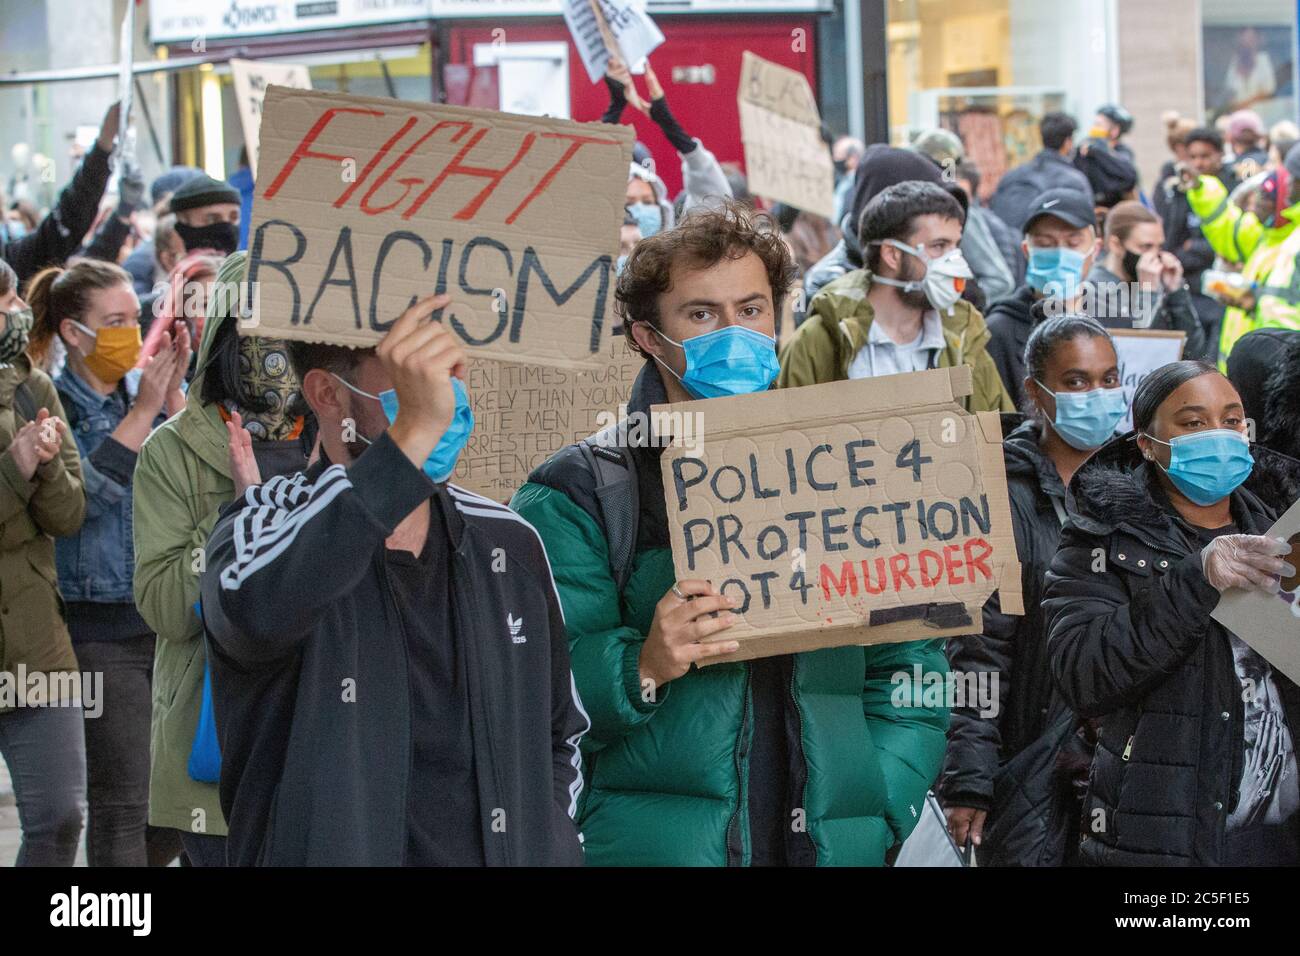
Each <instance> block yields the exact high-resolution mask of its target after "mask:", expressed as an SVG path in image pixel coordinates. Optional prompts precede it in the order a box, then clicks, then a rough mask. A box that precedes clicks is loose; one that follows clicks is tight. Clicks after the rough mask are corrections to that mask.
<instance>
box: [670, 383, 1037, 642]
mask: <svg viewBox="0 0 1300 956" xmlns="http://www.w3.org/2000/svg"><path fill="white" fill-rule="evenodd" d="M970 391H971V371H970V368H969V367H967V366H960V367H958V368H955V369H934V370H931V371H926V372H916V373H913V374H909V375H891V376H885V377H881V378H873V379H859V380H856V381H844V382H834V383H830V384H826V385H813V386H808V387H805V388H796V389H782V390H777V391H770V392H763V393H760V394H756V395H744V396H738V397H735V398H723V399H713V400H710V401H708V402H692V403H683V404H680V405H674V406H665V407H664V410H665V411H667V410H669V409H671V410H673V411H676V412H679V413H682V414H686V413H688V412H697V413H699V414H701V415H702V416H703V421H702V439H703V441H702V452H701V453H700V454H699V455H698V456H692V455H691V454H690V452H689V451H687V450H685V449H682V448H677V447H672V448H668V449H666V450H665V451H664V455H663V458H662V468H663V478H664V494H665V498H666V502H667V511H668V524H669V532H670V536H671V538H672V550H673V562H674V565H675V567H676V570H677V577H678V580H686V579H691V578H703V579H707V580H710V581H712V582H713V583H714V586H715V587H719V588H721V589H722V590H723V591H724V592H725V593H727V594H730V595H732V596H734V597H736V598H737V600H739V601H741V602H743V601H744V600H745V594H746V592H747V593H748V595H749V603H748V607H747V608H745V609H744V611H743V612H742V613H741V615H740V616H741V618H742V620H741V621H740V622H739V623H737V624H736V625H735V626H734V627H732V628H730V629H728V630H727V631H725V632H723V633H722V634H720V635H719V636H718V637H717V638H716V639H718V640H723V639H727V640H730V639H735V640H739V641H740V642H741V649H740V651H739V652H737V653H736V654H734V655H732V656H730V657H727V658H719V660H724V659H725V660H746V659H749V658H753V657H763V656H769V655H772V654H783V653H789V652H792V651H803V650H812V649H815V648H820V647H837V646H841V645H845V644H876V643H885V642H895V641H909V640H920V639H928V638H935V637H949V636H954V635H958V634H970V633H978V632H979V631H980V630H981V628H982V620H981V611H982V608H983V605H984V602H985V600H986V599H987V598H988V597H989V595H990V594H992V593H993V591H994V590H995V589H996V588H998V587H999V585H1003V588H1002V595H1001V598H1002V603H1003V607H1004V609H1005V610H1007V611H1008V612H1009V613H1021V612H1022V610H1023V608H1022V606H1021V604H1022V602H1021V595H1020V565H1019V562H1018V559H1017V556H1016V547H1015V536H1014V533H1013V531H1012V527H1011V509H1010V504H1009V501H1008V498H1007V487H1006V474H1005V471H1004V469H1003V463H1002V433H1001V428H1000V425H999V420H998V416H997V415H996V414H993V413H981V414H978V415H971V414H970V413H968V412H966V411H965V410H964V409H963V408H962V407H961V405H960V404H958V402H957V399H960V398H961V397H962V396H964V395H968V394H970ZM697 447H698V445H697ZM679 476H680V480H678V479H679ZM792 486H793V489H792ZM918 514H922V515H923V516H924V517H923V519H921V520H918ZM801 527H802V541H801V532H800V529H801ZM796 549H800V550H796ZM724 550H725V554H724ZM764 584H766V589H767V596H766V600H765V598H764Z"/></svg>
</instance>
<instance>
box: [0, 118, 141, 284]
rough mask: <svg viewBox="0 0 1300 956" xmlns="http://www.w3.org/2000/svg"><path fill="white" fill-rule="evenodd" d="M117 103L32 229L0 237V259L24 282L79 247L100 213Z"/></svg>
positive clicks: (114, 134)
mask: <svg viewBox="0 0 1300 956" xmlns="http://www.w3.org/2000/svg"><path fill="white" fill-rule="evenodd" d="M119 113H120V104H118V103H114V104H113V105H112V106H110V107H109V108H108V112H107V113H105V114H104V122H103V123H102V124H101V125H100V127H99V136H98V137H97V138H96V139H95V142H94V143H92V144H91V146H90V149H88V150H87V151H86V155H85V156H84V157H82V160H81V165H80V166H78V167H77V171H76V172H75V173H74V174H73V176H72V181H71V182H69V183H68V185H67V186H65V187H64V189H63V191H62V192H61V193H59V198H58V201H57V202H56V203H55V205H54V209H53V210H52V211H51V212H50V214H49V215H48V216H46V217H45V218H44V219H42V220H41V223H40V225H39V226H37V227H36V229H35V231H33V232H30V233H28V234H26V235H24V236H22V237H16V238H7V237H6V238H4V239H0V261H3V262H7V263H8V264H9V265H10V266H11V267H12V268H13V270H14V272H15V273H16V274H17V276H18V282H20V283H22V282H26V281H27V280H28V279H30V278H31V277H32V276H34V275H36V273H37V272H39V271H40V270H41V269H43V268H44V267H45V266H61V265H63V263H64V261H65V260H66V259H67V258H68V257H69V256H71V255H73V254H74V253H76V251H77V250H78V248H80V246H81V243H82V240H83V239H84V238H85V236H86V233H87V232H89V231H90V227H91V225H92V224H93V223H94V222H95V217H96V216H97V215H98V214H99V201H100V199H102V198H103V196H104V188H105V187H106V186H107V185H108V178H109V176H110V175H111V171H110V170H109V167H108V158H109V156H110V155H112V152H113V142H114V140H115V138H116V137H117V127H118V121H119Z"/></svg>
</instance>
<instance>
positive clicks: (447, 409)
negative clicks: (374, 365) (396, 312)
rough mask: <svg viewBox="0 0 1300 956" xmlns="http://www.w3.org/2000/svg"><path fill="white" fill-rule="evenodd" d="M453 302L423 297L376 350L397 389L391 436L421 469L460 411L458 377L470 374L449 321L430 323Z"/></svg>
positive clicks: (442, 297)
mask: <svg viewBox="0 0 1300 956" xmlns="http://www.w3.org/2000/svg"><path fill="white" fill-rule="evenodd" d="M450 302H451V297H450V296H446V295H431V296H429V297H428V298H425V299H421V300H420V301H419V302H416V303H415V304H414V305H412V306H411V307H410V308H409V309H407V310H406V311H405V312H403V313H402V316H401V318H399V319H398V320H397V322H396V323H394V325H393V327H392V328H391V329H390V330H389V332H388V334H387V335H385V336H384V339H383V341H382V342H380V343H379V347H378V348H377V349H376V350H375V354H376V355H378V357H379V361H380V362H382V363H383V366H384V370H385V371H386V372H388V375H389V378H390V379H391V380H392V382H393V388H394V389H395V390H396V391H397V408H398V411H397V419H396V421H394V422H393V424H392V427H391V428H389V430H388V434H389V436H390V437H391V438H392V439H393V441H395V442H396V443H397V445H398V447H399V448H401V449H402V451H403V452H405V453H406V457H408V458H410V459H411V462H412V464H414V465H415V466H416V467H417V468H421V467H423V466H424V462H425V459H427V458H428V457H429V455H430V454H431V453H432V452H433V449H434V448H435V447H437V444H438V440H439V439H440V438H442V436H443V433H444V432H446V431H447V428H448V426H449V425H451V417H452V414H453V413H454V412H455V410H456V394H455V392H454V391H453V390H452V385H451V380H452V378H453V377H456V378H459V379H462V380H463V379H464V378H465V375H466V359H465V350H464V349H462V348H461V347H460V344H459V343H458V342H457V341H456V337H455V336H454V335H453V334H452V333H451V331H450V330H449V329H448V328H447V327H446V326H444V325H442V324H441V323H438V322H428V321H425V320H426V319H428V318H429V316H431V315H432V314H433V313H434V312H436V311H437V310H439V309H442V308H445V307H446V306H447V305H448V304H449V303H450Z"/></svg>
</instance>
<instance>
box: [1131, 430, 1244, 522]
mask: <svg viewBox="0 0 1300 956" xmlns="http://www.w3.org/2000/svg"><path fill="white" fill-rule="evenodd" d="M1147 437H1148V438H1150V439H1151V440H1152V441H1156V442H1160V444H1162V445H1168V446H1169V467H1168V468H1165V469H1164V470H1165V474H1167V475H1168V476H1169V480H1170V481H1172V482H1173V483H1174V487H1175V488H1177V489H1178V490H1179V491H1181V492H1182V493H1183V494H1184V495H1186V496H1187V498H1188V499H1189V500H1190V501H1192V502H1193V503H1195V504H1198V505H1201V506H1202V507H1205V506H1207V505H1212V504H1214V503H1215V502H1218V501H1222V500H1223V499H1224V498H1226V497H1228V495H1230V494H1232V493H1233V492H1234V491H1236V490H1237V488H1239V487H1240V486H1241V483H1242V482H1243V481H1245V480H1246V479H1247V478H1249V477H1250V471H1251V469H1252V468H1254V467H1255V459H1254V458H1253V457H1252V456H1251V454H1250V441H1249V439H1247V438H1246V436H1245V435H1244V434H1243V433H1242V432H1239V431H1234V430H1233V429H1231V428H1212V429H1210V430H1209V431H1203V432H1193V433H1192V434H1190V435H1179V436H1178V437H1177V438H1175V439H1173V440H1172V441H1160V439H1159V438H1156V437H1155V436H1154V435H1147ZM1156 464H1160V463H1159V462H1156ZM1161 467H1162V468H1163V467H1164V466H1163V465H1162V466H1161Z"/></svg>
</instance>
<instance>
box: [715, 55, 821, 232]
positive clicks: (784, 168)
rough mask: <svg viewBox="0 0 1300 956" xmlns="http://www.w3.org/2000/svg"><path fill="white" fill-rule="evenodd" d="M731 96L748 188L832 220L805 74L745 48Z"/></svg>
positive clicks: (817, 119)
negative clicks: (737, 115) (737, 113)
mask: <svg viewBox="0 0 1300 956" xmlns="http://www.w3.org/2000/svg"><path fill="white" fill-rule="evenodd" d="M736 98H737V100H738V101H739V105H740V138H741V140H742V141H743V142H744V144H745V167H746V173H747V175H748V177H749V189H750V192H752V193H754V194H755V195H758V196H764V197H766V198H768V199H775V200H778V201H780V202H783V203H788V204H790V205H791V206H794V207H795V208H797V209H803V210H805V211H807V212H812V213H816V214H817V215H819V216H825V217H826V218H827V219H831V218H833V217H834V215H835V174H834V170H833V166H832V164H831V153H830V150H829V149H828V148H827V146H826V143H825V142H824V141H823V140H822V136H821V116H820V114H819V113H818V112H817V101H816V99H815V98H814V97H813V92H812V87H811V86H809V85H808V78H807V77H806V76H804V75H803V74H802V73H800V72H798V71H797V70H791V69H789V68H788V67H784V66H781V65H779V64H777V63H772V62H770V61H768V60H765V59H763V58H762V57H761V56H756V55H755V54H753V53H750V52H749V51H748V50H746V51H745V58H744V62H743V64H742V66H741V73H740V89H739V90H738V91H737V93H736Z"/></svg>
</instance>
